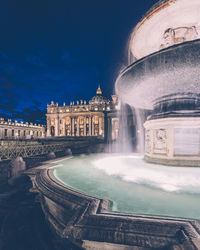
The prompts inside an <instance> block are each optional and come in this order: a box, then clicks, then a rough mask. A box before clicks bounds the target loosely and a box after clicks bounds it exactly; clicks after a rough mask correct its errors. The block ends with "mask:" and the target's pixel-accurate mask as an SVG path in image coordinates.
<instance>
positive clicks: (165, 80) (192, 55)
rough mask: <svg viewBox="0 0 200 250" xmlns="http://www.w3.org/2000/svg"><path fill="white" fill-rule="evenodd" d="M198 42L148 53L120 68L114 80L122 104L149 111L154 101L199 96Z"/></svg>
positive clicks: (199, 67) (199, 52)
mask: <svg viewBox="0 0 200 250" xmlns="http://www.w3.org/2000/svg"><path fill="white" fill-rule="evenodd" d="M199 65H200V39H198V40H194V41H189V42H184V43H181V44H177V45H174V46H171V47H168V48H165V49H162V50H160V51H158V52H155V53H153V54H150V55H148V56H146V57H144V58H142V59H140V60H138V61H136V62H134V63H133V64H131V65H129V66H128V67H127V68H126V69H124V70H123V71H122V72H121V73H120V74H119V76H118V78H117V81H116V92H117V94H118V95H119V98H120V99H121V100H123V102H125V103H128V104H129V105H131V106H134V107H137V108H142V109H153V106H154V103H155V101H156V100H157V99H158V98H161V97H162V96H166V95H173V96H175V94H176V93H177V94H178V93H185V94H187V93H190V96H191V94H194V96H196V94H199V93H200V82H199V80H200V66H199Z"/></svg>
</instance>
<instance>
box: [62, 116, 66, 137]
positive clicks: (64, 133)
mask: <svg viewBox="0 0 200 250" xmlns="http://www.w3.org/2000/svg"><path fill="white" fill-rule="evenodd" d="M62 122H63V135H64V136H66V130H65V119H63V120H62Z"/></svg>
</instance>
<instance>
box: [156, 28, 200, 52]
mask: <svg viewBox="0 0 200 250" xmlns="http://www.w3.org/2000/svg"><path fill="white" fill-rule="evenodd" d="M197 38H198V32H197V30H196V27H195V26H192V27H178V28H175V29H173V28H169V29H167V30H165V32H164V34H163V44H161V46H160V49H163V48H166V47H169V46H172V45H174V44H178V43H182V42H185V41H191V40H195V39H197Z"/></svg>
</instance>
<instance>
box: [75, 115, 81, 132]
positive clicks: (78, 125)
mask: <svg viewBox="0 0 200 250" xmlns="http://www.w3.org/2000/svg"><path fill="white" fill-rule="evenodd" d="M79 122H80V121H79V117H78V118H77V133H76V135H77V136H79V129H80V128H79V127H80V124H79Z"/></svg>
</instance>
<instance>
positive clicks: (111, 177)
mask: <svg viewBox="0 0 200 250" xmlns="http://www.w3.org/2000/svg"><path fill="white" fill-rule="evenodd" d="M53 173H54V175H55V177H56V178H57V180H58V181H59V182H60V183H62V184H63V185H64V186H66V187H69V188H72V189H74V190H76V191H78V192H80V193H84V194H87V195H90V196H95V197H98V198H103V199H106V200H111V201H112V202H113V207H112V211H117V212H123V213H133V214H145V215H158V216H172V217H182V218H195V219H200V210H199V207H200V168H192V167H188V168H186V167H177V168H175V167H169V166H162V165H153V164H149V163H146V162H145V161H144V160H143V157H142V156H141V155H140V154H128V155H124V156H123V155H116V154H107V155H106V154H105V155H103V154H101V155H98V154H97V155H88V156H80V157H72V158H71V159H63V160H61V161H59V162H58V163H56V162H55V168H54V170H53Z"/></svg>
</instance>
